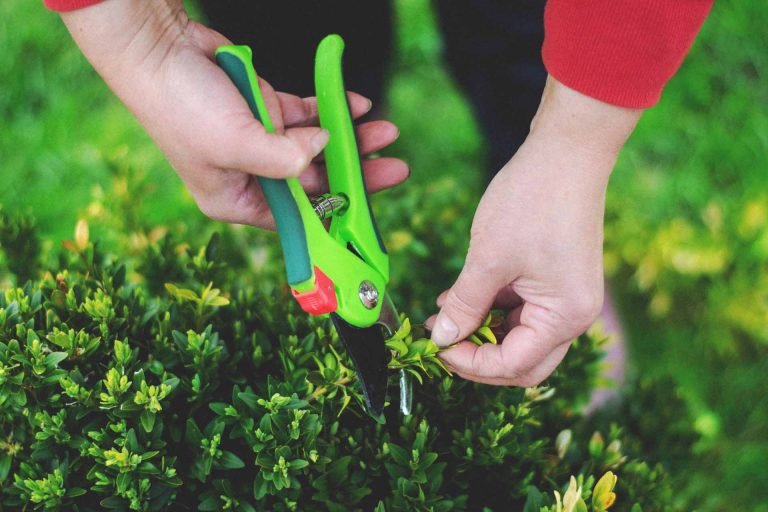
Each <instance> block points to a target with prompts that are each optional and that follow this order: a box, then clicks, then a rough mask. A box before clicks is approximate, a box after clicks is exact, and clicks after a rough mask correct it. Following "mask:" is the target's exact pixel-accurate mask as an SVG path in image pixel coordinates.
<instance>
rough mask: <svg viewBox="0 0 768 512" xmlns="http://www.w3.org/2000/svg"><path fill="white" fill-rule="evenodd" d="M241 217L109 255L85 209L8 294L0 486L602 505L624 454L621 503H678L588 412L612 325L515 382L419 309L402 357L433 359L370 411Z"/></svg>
mask: <svg viewBox="0 0 768 512" xmlns="http://www.w3.org/2000/svg"><path fill="white" fill-rule="evenodd" d="M28 224H29V222H28V221H27V220H26V219H23V218H21V219H19V218H13V217H8V216H7V215H4V216H3V224H2V226H5V229H6V230H7V229H10V228H9V227H13V226H27V225H28ZM0 231H2V230H0ZM227 233H228V234H227V236H225V237H221V236H218V235H214V236H213V237H212V238H211V240H210V241H209V242H208V243H207V244H206V245H204V246H201V247H199V248H194V247H190V246H189V245H188V244H184V243H182V242H181V241H179V240H175V239H173V237H171V236H170V235H165V236H163V237H162V238H161V239H160V240H158V241H156V242H155V243H153V244H151V245H149V246H147V247H146V248H145V249H144V250H143V251H141V252H140V253H138V254H137V255H136V256H134V257H123V258H115V257H113V256H111V255H108V254H106V253H104V252H103V251H102V250H101V249H99V247H98V244H94V243H92V242H91V241H90V240H89V230H88V227H87V225H86V224H85V223H82V222H81V223H80V224H78V227H77V230H76V233H75V237H74V240H72V241H68V242H65V243H64V248H63V249H62V251H61V254H59V256H58V258H55V259H51V261H53V263H51V264H52V265H53V266H51V267H49V268H48V269H47V271H45V272H44V273H43V274H42V278H41V279H39V280H34V281H30V282H27V284H25V285H23V286H22V287H20V288H15V287H10V288H7V289H6V290H5V291H4V292H3V294H2V295H0V491H2V498H0V503H2V504H3V505H5V506H7V507H9V508H10V509H14V508H18V507H21V506H26V508H28V509H46V510H68V511H69V510H92V509H94V508H97V507H98V506H99V504H100V506H101V507H106V508H111V509H116V510H171V509H172V510H244V511H248V510H372V509H376V510H379V511H384V510H435V511H437V510H445V511H447V510H480V509H482V508H483V507H488V509H497V510H510V509H523V508H525V510H526V511H534V510H535V511H538V510H540V509H541V510H547V511H549V510H552V511H562V510H569V511H570V510H586V503H590V504H591V507H592V508H591V510H597V511H601V510H605V509H607V508H608V507H609V506H611V504H613V501H614V499H615V498H616V497H615V496H614V495H613V491H614V489H613V486H614V484H615V483H616V482H615V480H616V477H615V476H614V474H615V475H618V484H617V486H616V489H615V492H616V493H617V494H618V499H617V501H616V505H615V508H614V510H629V509H630V508H631V506H632V505H633V503H634V502H635V501H636V502H638V503H640V504H641V505H642V507H643V508H642V510H646V511H649V510H650V511H654V510H664V509H665V505H666V504H667V503H668V500H669V499H670V494H669V492H670V490H669V488H668V487H665V484H664V474H663V472H662V471H660V469H659V468H650V467H648V466H647V465H646V464H644V463H643V462H640V461H638V460H635V459H634V458H632V456H631V455H629V454H627V453H625V450H624V448H623V445H622V439H623V437H624V436H623V434H622V432H621V429H619V428H616V427H614V428H611V429H609V430H606V431H605V432H603V433H600V432H594V433H590V432H589V431H587V430H585V424H584V421H583V420H582V419H581V418H580V416H579V412H578V411H579V408H580V407H581V405H583V403H584V400H585V398H586V397H587V396H588V393H589V391H590V389H591V388H592V386H593V382H594V379H595V374H596V373H597V369H598V366H599V364H598V363H599V355H600V352H599V345H600V343H599V341H598V340H599V338H597V337H595V336H584V337H582V338H581V339H580V340H578V342H577V343H576V344H575V345H574V348H573V350H572V352H571V354H570V355H569V357H568V360H567V363H566V364H565V365H564V366H563V367H562V368H561V369H560V370H559V371H558V373H557V374H556V375H554V376H553V377H552V378H551V379H550V381H549V382H548V383H547V386H546V387H539V388H531V389H528V390H523V389H511V388H506V389H505V388H493V387H488V386H477V385H472V384H470V383H467V382H464V381H461V380H458V379H454V378H453V377H452V376H449V375H447V374H446V373H445V372H444V371H443V370H442V369H440V367H439V365H438V364H436V361H437V360H436V359H435V358H434V353H435V350H434V349H435V348H436V347H435V346H434V345H433V344H431V342H430V341H428V340H425V339H421V337H420V336H419V335H418V334H417V329H416V328H414V329H413V330H412V329H411V327H410V325H409V323H408V322H405V323H404V326H403V328H402V329H401V330H400V331H399V332H398V333H397V335H396V336H395V338H394V339H393V341H392V342H391V343H390V346H391V348H393V349H396V351H397V352H396V353H395V355H394V358H393V364H392V367H393V368H401V367H406V368H409V369H410V370H412V371H413V372H415V373H416V374H418V375H419V376H420V377H422V379H421V380H422V381H423V382H422V383H421V384H419V383H417V384H416V393H415V395H416V396H415V408H414V414H413V415H411V416H408V417H403V416H400V414H399V412H398V410H397V407H392V406H390V407H388V408H387V409H386V421H383V422H376V421H374V420H373V419H372V418H370V417H369V416H368V415H367V414H366V413H365V412H364V411H363V409H362V405H361V404H362V399H361V393H360V391H359V389H358V387H357V386H356V383H355V379H356V377H355V374H354V371H353V370H352V369H351V367H350V362H349V361H348V359H347V357H346V355H345V353H344V351H343V349H342V348H341V346H340V344H339V341H338V340H337V338H336V335H335V334H334V331H333V330H332V329H331V327H330V324H329V322H328V321H327V320H325V319H317V318H311V317H308V316H307V315H305V314H303V313H302V312H301V311H297V308H296V307H295V306H294V304H293V301H292V300H290V297H289V296H288V294H287V293H285V291H284V290H282V289H280V288H275V287H274V286H266V287H265V286H262V283H264V282H268V283H269V282H272V284H273V283H274V282H275V281H278V280H279V279H280V278H281V276H279V275H272V274H271V273H261V274H259V273H253V272H249V271H248V269H247V268H246V267H245V266H241V267H239V266H237V265H231V264H230V263H231V262H233V261H245V259H244V258H239V259H238V258H234V257H233V254H234V253H236V252H237V251H238V249H237V247H238V246H239V244H238V242H237V236H238V235H237V232H227ZM3 248H4V251H5V252H6V253H7V254H13V251H14V250H15V249H14V248H13V247H12V246H9V245H4V246H3ZM34 261H35V260H34V259H33V260H29V261H28V263H29V264H33V263H34ZM43 266H45V264H43ZM149 279H151V280H152V281H151V282H150V281H149ZM166 279H169V280H171V281H166ZM158 282H160V283H163V284H164V286H157V283H158ZM151 283H154V285H151ZM150 290H155V291H150ZM489 339H492V336H491V335H490V334H488V332H487V331H486V337H485V338H484V339H483V340H478V341H488V340H489ZM608 471H612V472H613V473H608ZM570 475H574V476H575V478H572V479H571V481H570V483H569V478H570ZM601 476H603V478H602V479H601V481H600V482H599V483H598V482H597V479H598V478H599V477H601ZM566 483H568V485H567V486H565V485H564V484H566ZM561 485H562V486H563V487H560V486H561ZM566 487H567V488H566ZM593 489H594V492H593ZM554 491H557V492H556V493H555V492H554ZM622 494H623V495H624V496H632V499H631V500H630V499H626V498H622ZM582 498H583V500H585V501H582ZM633 510H640V508H639V506H638V507H636V508H635V509H633Z"/></svg>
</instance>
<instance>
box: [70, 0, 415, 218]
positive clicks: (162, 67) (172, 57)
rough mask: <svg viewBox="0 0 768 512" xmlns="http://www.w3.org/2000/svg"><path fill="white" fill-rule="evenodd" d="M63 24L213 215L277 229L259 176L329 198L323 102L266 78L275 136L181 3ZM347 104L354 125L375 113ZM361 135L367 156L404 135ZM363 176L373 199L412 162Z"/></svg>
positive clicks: (135, 6)
mask: <svg viewBox="0 0 768 512" xmlns="http://www.w3.org/2000/svg"><path fill="white" fill-rule="evenodd" d="M62 18H63V20H64V22H65V23H66V25H67V27H68V28H69V30H70V32H71V33H72V36H73V37H74V39H75V41H76V42H77V43H78V45H79V46H80V48H81V50H82V51H83V53H84V54H85V55H86V57H87V58H88V59H89V60H90V61H91V63H92V64H93V66H94V67H95V68H96V70H97V71H98V72H99V73H100V74H101V75H102V77H103V78H104V79H105V81H106V82H107V83H108V84H109V86H110V87H111V88H112V90H113V91H114V92H115V93H116V94H117V96H118V97H119V98H120V99H121V100H122V101H123V103H125V105H126V106H127V107H128V108H129V109H130V110H131V111H132V112H133V113H134V115H135V116H136V117H137V118H138V120H139V122H140V123H141V124H142V125H143V126H144V127H145V128H146V130H147V131H148V132H149V134H150V135H151V136H152V138H153V139H154V141H155V142H156V143H157V145H158V146H159V147H160V149H161V150H162V151H163V153H165V155H166V157H167V158H168V160H169V161H170V163H171V165H172V166H173V167H174V168H175V169H176V171H177V172H178V174H179V176H180V177H181V179H182V180H183V181H184V183H185V185H186V186H187V188H188V189H189V190H190V192H191V193H192V195H193V196H194V198H195V200H196V202H197V204H198V206H199V207H200V209H201V210H202V211H203V213H205V214H206V215H208V216H209V217H212V218H214V219H217V220H221V221H225V222H232V223H241V224H250V225H253V226H258V227H267V228H272V227H273V226H274V221H273V219H272V216H271V214H270V211H269V207H268V205H267V204H266V201H265V199H264V196H263V195H262V193H261V189H260V187H259V185H258V180H256V179H255V177H256V176H266V177H271V178H288V177H295V176H299V179H300V180H301V181H302V183H303V184H304V186H305V188H306V190H307V192H308V194H310V195H316V194H320V193H322V192H324V191H326V190H327V180H326V176H325V169H324V168H323V165H322V161H320V160H319V159H317V158H316V157H317V156H318V155H319V154H320V152H321V151H322V149H323V148H324V147H325V144H326V143H327V141H328V133H327V132H326V131H325V130H323V129H321V128H320V127H319V126H318V120H317V104H316V101H315V99H314V98H304V99H302V98H299V97H296V96H293V95H290V94H285V93H280V92H275V91H274V90H273V89H272V87H271V86H270V85H269V84H268V83H267V82H266V81H264V80H261V81H260V86H261V91H262V94H263V96H264V100H265V102H266V104H267V108H268V110H269V112H270V117H271V118H272V121H273V124H274V125H275V128H276V131H277V133H274V134H271V133H267V132H266V131H265V130H264V127H263V126H262V125H261V124H260V123H259V122H258V121H256V120H255V119H254V117H253V114H252V113H251V112H250V110H249V109H248V106H247V104H246V102H245V100H244V99H243V98H242V97H241V96H240V94H239V92H238V91H237V89H236V88H235V87H234V85H233V84H232V83H231V81H230V79H229V78H228V77H227V75H226V74H225V73H224V72H223V71H222V70H220V69H219V67H218V66H217V65H216V63H215V61H214V52H215V51H216V48H218V47H219V46H221V45H224V44H231V43H230V42H229V41H228V40H227V39H226V38H225V37H223V36H222V35H221V34H219V33H217V32H215V31H213V30H210V29H208V28H206V27H204V26H202V25H200V24H198V23H195V22H193V21H190V20H189V19H188V18H187V16H186V13H185V12H184V9H183V6H182V2H181V1H180V0H164V1H163V0H157V1H152V2H146V1H143V0H110V1H109V2H103V3H100V4H97V5H94V6H91V7H87V8H84V9H80V10H76V11H72V12H69V13H64V14H62ZM254 51H256V52H258V48H255V49H254ZM257 71H258V70H257ZM349 100H350V101H349V102H350V106H351V110H352V115H353V117H355V118H357V117H359V116H361V115H363V114H365V113H366V112H367V111H368V110H369V109H370V107H371V104H370V101H369V100H367V99H366V98H364V97H362V96H360V95H357V94H353V93H350V95H349ZM357 133H358V140H359V142H360V148H361V153H362V154H363V156H365V155H368V154H370V153H374V152H376V151H378V150H380V149H382V148H384V147H386V146H387V145H389V144H391V143H392V142H393V141H394V140H395V139H396V138H397V135H398V130H397V128H396V127H395V126H394V125H393V124H391V123H389V122H386V121H374V122H369V123H363V124H361V125H360V126H359V127H358V132H357ZM364 172H365V177H366V183H367V185H368V187H369V190H371V191H376V190H380V189H382V188H386V187H391V186H393V185H396V184H398V183H400V182H402V181H403V180H404V179H406V177H407V176H408V168H407V166H406V165H405V163H404V162H402V161H400V160H397V159H394V158H381V159H373V160H367V161H365V162H364Z"/></svg>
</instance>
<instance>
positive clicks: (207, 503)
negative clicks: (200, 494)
mask: <svg viewBox="0 0 768 512" xmlns="http://www.w3.org/2000/svg"><path fill="white" fill-rule="evenodd" d="M221 505H222V504H221V500H220V499H219V498H218V497H217V496H208V497H207V498H205V499H204V500H203V501H201V502H200V504H199V505H198V506H197V510H203V511H215V510H221Z"/></svg>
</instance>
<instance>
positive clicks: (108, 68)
mask: <svg viewBox="0 0 768 512" xmlns="http://www.w3.org/2000/svg"><path fill="white" fill-rule="evenodd" d="M61 18H62V20H63V21H64V23H65V25H66V26H67V28H68V29H69V32H70V33H71V34H72V37H73V38H74V40H75V42H76V43H77V45H78V46H79V47H80V49H81V51H82V52H83V54H84V55H85V57H86V58H87V59H88V60H89V61H90V62H91V64H92V65H93V67H94V68H95V69H96V71H97V72H98V73H99V74H100V75H101V76H102V77H103V78H104V79H105V81H106V82H107V83H108V84H109V85H110V87H111V88H112V89H113V90H115V92H116V93H117V94H118V96H120V97H121V98H123V97H124V96H125V95H126V94H127V93H128V91H126V90H125V89H126V88H127V87H129V85H130V82H131V80H126V77H133V78H134V79H139V78H140V76H141V75H143V74H146V73H147V72H150V73H151V72H153V71H157V70H159V68H160V67H161V66H162V64H163V61H164V60H165V58H166V57H167V56H168V53H169V52H171V51H172V48H174V46H175V45H176V44H177V43H178V41H179V40H180V39H182V38H183V37H184V36H185V34H186V32H187V27H188V24H189V21H188V18H187V16H186V12H185V11H184V8H183V6H182V3H181V1H178V0H153V1H151V2H147V1H145V0H110V1H108V2H102V3H99V4H96V5H92V6H89V7H86V8H83V9H78V10H74V11H69V12H62V13H61Z"/></svg>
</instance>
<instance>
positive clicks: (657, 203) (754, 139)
mask: <svg viewBox="0 0 768 512" xmlns="http://www.w3.org/2000/svg"><path fill="white" fill-rule="evenodd" d="M396 5H397V24H398V27H397V28H398V30H397V47H398V50H399V51H398V56H397V58H396V59H395V62H394V64H393V75H392V79H391V82H390V86H389V100H390V101H389V103H390V105H389V109H390V117H391V118H392V119H393V120H394V121H395V122H396V123H397V124H398V125H399V126H400V129H401V133H402V135H401V138H400V140H399V141H398V142H397V143H396V145H395V146H394V147H393V148H392V149H391V151H390V152H391V153H393V154H397V155H402V156H405V158H406V159H407V160H408V161H409V163H410V165H411V168H412V170H413V175H412V179H411V183H410V184H409V185H408V186H407V187H402V188H400V189H397V190H394V191H388V192H385V193H382V194H380V195H379V196H378V197H377V198H376V199H375V208H376V210H377V212H380V213H379V217H380V219H381V225H382V227H383V231H384V232H385V233H387V236H388V242H389V245H390V248H391V249H393V250H392V253H393V268H394V269H395V275H394V288H395V289H396V290H399V293H400V294H401V297H400V299H401V301H402V302H401V303H402V304H407V305H408V308H409V313H410V314H411V315H412V316H414V317H416V318H418V317H423V316H424V315H426V314H427V313H429V312H431V309H432V308H433V305H432V304H431V297H434V295H435V294H436V293H437V292H439V291H441V289H442V288H444V287H446V286H448V285H449V284H450V281H451V279H452V278H453V277H455V274H456V272H458V270H459V268H460V266H461V263H462V259H463V254H464V253H463V249H464V248H465V247H466V234H467V233H468V229H469V222H470V221H471V214H470V212H471V205H473V204H474V203H475V202H476V200H477V198H478V197H479V193H480V190H481V186H482V180H483V179H484V178H483V176H484V169H483V163H482V162H483V142H482V140H481V137H480V136H479V134H478V131H477V128H476V125H475V123H474V121H473V119H472V116H471V113H470V111H469V109H468V107H467V104H466V102H465V101H464V100H463V98H462V97H461V95H460V94H459V93H458V92H457V91H456V89H455V87H454V85H453V83H452V81H451V79H450V77H449V76H448V75H447V74H446V73H445V71H444V70H443V68H442V66H441V65H440V63H439V59H440V54H441V51H442V45H441V42H440V37H439V31H438V29H437V27H436V26H435V21H434V18H433V15H432V13H431V10H430V4H429V2H428V1H427V0H398V1H397V2H396ZM766 26H768V10H766V9H765V8H764V6H763V5H762V4H760V3H750V2H737V1H736V0H720V1H718V2H717V3H716V5H715V8H714V11H713V13H712V15H711V17H710V19H709V21H708V22H707V23H706V24H705V27H704V30H703V32H702V34H701V36H700V38H699V40H698V41H697V43H696V44H695V46H694V48H693V50H692V52H691V55H690V56H689V58H688V59H687V60H686V63H685V64H684V66H683V68H682V70H681V71H680V73H679V74H678V75H677V76H676V77H675V78H674V79H673V81H672V82H671V83H670V85H669V87H668V88H667V90H666V91H665V93H664V96H663V98H662V101H661V103H660V104H659V105H658V106H657V107H655V108H654V109H651V110H650V111H649V112H647V113H646V114H645V116H644V118H643V120H642V121H641V123H640V125H639V126H638V128H637V130H636V132H635V134H634V135H633V136H632V138H631V140H630V141H629V143H628V145H627V147H626V149H625V150H624V152H623V153H622V156H621V158H620V160H619V163H618V165H617V169H616V172H615V173H614V177H613V180H612V184H611V187H610V191H609V199H608V209H607V225H606V269H607V270H608V272H609V273H610V275H611V278H612V282H613V286H614V289H615V290H616V291H617V295H618V297H619V299H620V302H621V306H622V310H623V312H624V318H625V322H626V325H627V328H628V331H629V334H630V338H631V341H632V344H631V348H632V364H633V372H634V375H635V376H636V377H637V378H646V377H659V378H662V377H669V378H671V382H673V383H674V385H676V386H677V387H678V388H679V390H680V392H681V393H682V395H683V396H684V397H685V400H686V404H687V406H688V410H681V411H680V413H679V414H680V415H681V417H688V418H689V420H690V422H691V423H692V424H693V425H694V427H695V428H696V430H697V431H698V432H699V434H700V436H701V440H700V441H699V443H698V444H697V446H696V450H695V451H696V453H694V454H691V457H690V460H687V461H675V467H677V468H683V469H681V470H680V471H679V473H678V475H677V481H678V486H679V489H680V493H681V495H683V496H686V497H687V498H688V499H690V500H691V502H692V503H694V504H695V505H696V508H697V509H698V510H712V511H717V510H750V511H760V510H768V506H766V503H768V472H767V471H765V469H764V464H765V463H764V461H765V460H766V459H767V458H768V397H767V396H766V390H767V389H768V350H767V349H766V347H768V329H766V326H768V315H766V313H765V312H766V311H768V280H767V279H766V278H765V275H766V270H768V268H767V266H766V261H768V213H765V212H764V211H763V210H762V209H761V208H765V209H768V206H766V205H768V180H766V163H765V155H766V154H768V115H766V112H768V85H766V73H768V53H767V52H766V48H768V32H767V31H766V30H765V27H766ZM0 47H2V48H3V49H4V51H3V52H2V53H0V119H2V124H1V125H0V161H1V162H2V164H3V170H2V172H0V204H2V205H3V206H4V207H5V208H6V209H9V210H13V209H17V210H22V211H27V212H31V213H33V214H34V216H35V217H36V218H37V219H38V221H39V224H40V227H41V232H42V233H41V234H42V235H43V237H44V238H48V239H52V240H54V241H59V240H61V239H65V238H70V237H71V233H72V230H73V228H74V225H75V221H76V219H77V218H78V217H80V216H89V215H91V216H93V215H95V214H94V210H95V209H98V208H102V209H105V208H106V209H110V208H113V209H114V215H113V217H120V218H112V219H111V221H110V222H111V223H112V225H119V226H120V227H121V228H122V229H125V230H131V229H133V228H135V227H136V225H137V224H142V225H147V226H152V225H158V224H166V225H168V224H174V223H176V222H178V221H185V222H187V223H189V222H192V223H193V224H194V223H205V221H204V218H203V217H202V215H201V214H200V213H199V212H198V210H197V208H196V207H195V205H194V203H193V201H192V200H191V198H190V197H189V195H188V194H187V193H186V192H185V191H184V189H183V187H182V186H181V183H180V181H179V180H178V178H176V176H175V174H174V173H173V171H172V169H170V167H169V166H168V164H167V163H166V162H165V161H164V159H163V158H162V156H161V155H160V154H159V152H158V151H157V150H156V149H155V148H154V146H153V145H152V143H151V141H150V140H149V139H148V137H147V136H146V135H145V134H144V132H143V130H142V129H141V127H140V126H139V125H138V124H137V123H136V121H135V120H134V119H133V118H132V117H131V115H130V114H129V113H128V112H126V110H125V109H124V108H123V107H122V106H121V105H120V104H119V103H118V102H117V101H116V100H115V99H114V98H113V97H112V95H111V93H110V92H109V91H108V89H107V88H106V87H105V86H104V85H103V83H102V82H101V81H100V80H99V78H98V77H97V76H96V74H95V73H94V72H93V71H92V70H91V68H90V67H89V66H88V65H87V63H86V62H85V61H84V59H83V58H82V56H81V55H80V53H79V52H78V50H77V49H76V47H75V46H74V44H73V43H72V42H71V40H70V38H69V36H68V34H67V32H66V30H65V28H64V27H63V26H62V24H61V23H60V22H59V20H58V18H57V16H56V15H55V14H52V13H49V12H46V11H45V10H44V9H43V8H42V7H41V6H40V4H39V3H38V2H34V1H33V2H30V1H26V0H3V2H0ZM750 208H751V209H750ZM126 211H132V212H135V215H136V216H137V217H138V218H137V219H126V218H122V217H123V216H124V213H123V212H126ZM766 211H768V210H766ZM750 212H751V213H750ZM755 212H756V213H755ZM761 212H763V213H761ZM106 213H109V212H106ZM101 215H102V216H103V215H105V212H104V211H102V212H101ZM761 215H762V217H761ZM764 217H765V218H764ZM745 219H746V220H745ZM750 219H751V220H750ZM206 225H208V226H210V225H212V223H207V224H206ZM745 226H746V227H745ZM93 230H94V231H95V233H94V236H95V237H96V238H98V236H99V232H98V230H99V227H98V225H95V226H93ZM436 258H442V260H444V261H441V264H440V265H435V264H434V261H435V259H436ZM415 278H416V279H415ZM673 392H674V390H670V395H672V394H673ZM647 414H649V415H653V410H648V411H647ZM658 427H659V432H658V435H657V437H655V438H650V439H646V440H645V442H646V444H647V448H648V450H649V452H651V451H653V452H654V453H657V454H658V455H659V456H660V457H661V458H663V452H664V446H665V444H666V445H668V444H669V443H674V442H675V440H674V439H669V438H665V434H664V425H659V426H658ZM654 443H655V444H656V445H655V446H654Z"/></svg>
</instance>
